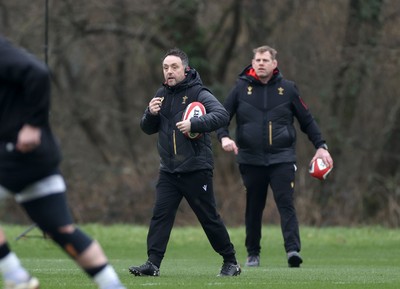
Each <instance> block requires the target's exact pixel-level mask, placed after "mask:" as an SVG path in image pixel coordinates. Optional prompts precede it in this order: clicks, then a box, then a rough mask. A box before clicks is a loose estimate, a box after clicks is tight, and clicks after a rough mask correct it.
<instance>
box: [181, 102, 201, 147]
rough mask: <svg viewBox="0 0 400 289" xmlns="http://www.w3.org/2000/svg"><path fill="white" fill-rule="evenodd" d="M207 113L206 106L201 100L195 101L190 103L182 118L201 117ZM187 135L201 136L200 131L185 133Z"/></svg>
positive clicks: (193, 137)
mask: <svg viewBox="0 0 400 289" xmlns="http://www.w3.org/2000/svg"><path fill="white" fill-rule="evenodd" d="M205 114H206V108H205V107H204V105H203V104H202V103H201V102H198V101H194V102H191V103H189V104H188V106H187V107H186V108H185V111H184V112H183V115H182V120H186V119H191V118H192V117H200V116H202V115H205ZM185 136H186V137H188V138H190V139H197V138H199V137H200V136H201V133H198V132H189V133H185Z"/></svg>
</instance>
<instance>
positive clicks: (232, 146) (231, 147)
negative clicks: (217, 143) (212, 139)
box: [221, 137, 239, 155]
mask: <svg viewBox="0 0 400 289" xmlns="http://www.w3.org/2000/svg"><path fill="white" fill-rule="evenodd" d="M221 145H222V149H223V150H224V151H226V152H234V153H235V155H237V154H238V152H239V148H238V147H237V146H236V143H235V141H234V140H232V139H230V138H229V137H223V138H221Z"/></svg>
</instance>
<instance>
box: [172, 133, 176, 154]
mask: <svg viewBox="0 0 400 289" xmlns="http://www.w3.org/2000/svg"><path fill="white" fill-rule="evenodd" d="M172 141H173V145H174V155H176V138H175V130H173V131H172Z"/></svg>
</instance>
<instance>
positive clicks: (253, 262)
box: [246, 255, 260, 267]
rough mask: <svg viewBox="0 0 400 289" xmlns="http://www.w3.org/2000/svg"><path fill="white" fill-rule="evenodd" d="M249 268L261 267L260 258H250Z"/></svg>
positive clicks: (248, 261)
mask: <svg viewBox="0 0 400 289" xmlns="http://www.w3.org/2000/svg"><path fill="white" fill-rule="evenodd" d="M246 266H247V267H258V266H260V256H258V255H257V256H249V257H247V260H246Z"/></svg>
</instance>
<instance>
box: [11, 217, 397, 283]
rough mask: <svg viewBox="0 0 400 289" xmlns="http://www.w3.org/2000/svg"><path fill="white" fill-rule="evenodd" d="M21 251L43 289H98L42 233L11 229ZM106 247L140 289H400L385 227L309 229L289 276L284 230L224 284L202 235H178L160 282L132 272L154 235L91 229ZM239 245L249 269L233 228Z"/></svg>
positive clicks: (269, 230)
mask: <svg viewBox="0 0 400 289" xmlns="http://www.w3.org/2000/svg"><path fill="white" fill-rule="evenodd" d="M3 227H4V229H5V231H6V233H7V235H8V239H9V243H10V245H11V246H12V248H13V250H14V251H16V253H17V254H18V255H19V256H20V258H21V260H22V262H23V264H24V265H25V266H26V267H27V268H29V269H30V271H31V273H32V274H33V275H35V276H37V277H38V278H39V279H40V280H41V289H60V288H68V289H78V288H79V289H83V288H88V289H94V288H96V286H95V285H94V284H93V283H92V282H91V281H90V280H89V279H88V278H87V277H86V275H85V274H83V273H82V272H81V271H80V270H79V269H78V268H77V267H76V266H75V264H74V263H73V262H72V261H71V260H70V259H68V258H66V256H65V255H64V254H63V253H61V251H60V250H59V249H58V247H56V246H55V245H54V244H53V243H52V242H51V241H49V240H47V239H43V237H42V235H41V233H40V231H39V230H38V229H34V230H32V231H31V232H29V234H28V235H27V236H28V237H27V238H23V239H20V240H18V241H15V238H16V237H17V236H18V235H19V234H20V233H21V232H23V231H24V230H25V229H26V228H27V227H23V226H10V225H3ZM82 229H84V230H85V231H86V232H88V233H89V234H91V235H92V236H93V237H95V238H96V239H97V240H99V242H100V243H101V244H102V246H103V248H104V250H105V251H106V253H107V255H108V256H109V258H110V261H111V263H112V264H113V265H114V267H115V268H116V270H117V272H118V274H119V275H120V277H121V279H122V281H123V282H124V284H125V285H126V286H127V288H129V289H133V288H156V289H161V288H163V289H164V288H168V289H177V288H189V289H200V288H201V289H203V288H220V289H228V288H244V289H249V288H257V289H258V288H270V289H275V288H279V289H288V288H296V289H303V288H304V289H317V288H318V289H321V288H324V289H330V288H332V289H333V288H335V289H337V288H346V289H347V288H363V289H368V288H371V289H378V288H379V289H385V288H393V289H398V288H400V230H395V229H385V228H381V227H362V228H311V227H301V237H302V243H303V249H302V252H301V253H302V256H303V259H304V264H303V265H302V267H301V268H288V267H287V262H286V258H285V254H284V250H283V245H282V236H281V233H280V229H279V227H277V226H267V227H264V228H263V236H264V237H263V240H262V244H263V251H262V255H261V266H260V267H258V268H245V267H242V269H243V271H242V275H241V276H239V277H234V278H218V277H216V275H217V273H218V272H219V269H220V266H221V265H222V259H221V258H220V256H219V255H218V254H217V253H215V252H214V251H213V250H212V249H211V246H210V245H209V243H208V241H207V239H206V237H205V234H204V233H203V231H202V229H201V228H198V227H182V228H180V227H177V228H174V229H173V231H172V235H171V239H170V242H169V245H168V250H167V254H166V257H165V259H164V261H163V264H162V266H161V276H160V277H155V278H154V277H134V276H132V275H130V274H128V270H127V268H128V267H129V266H131V265H140V264H142V263H143V262H144V261H145V260H146V235H147V227H139V226H134V225H113V226H101V225H95V224H92V225H85V226H82ZM229 232H230V234H231V238H232V242H233V243H234V245H235V247H236V250H237V255H238V258H239V260H240V262H241V263H244V260H245V258H246V252H245V249H244V228H243V227H240V228H230V229H229Z"/></svg>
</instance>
